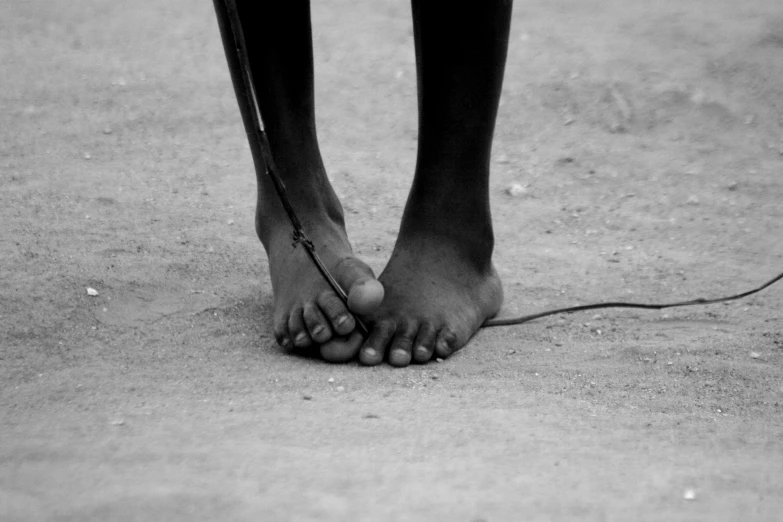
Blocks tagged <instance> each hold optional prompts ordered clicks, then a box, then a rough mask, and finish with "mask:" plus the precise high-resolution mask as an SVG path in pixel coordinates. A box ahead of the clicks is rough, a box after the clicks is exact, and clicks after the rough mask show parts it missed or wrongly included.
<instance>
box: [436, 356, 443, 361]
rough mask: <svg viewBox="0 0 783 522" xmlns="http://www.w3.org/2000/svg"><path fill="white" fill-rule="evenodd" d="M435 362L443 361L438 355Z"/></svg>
mask: <svg viewBox="0 0 783 522" xmlns="http://www.w3.org/2000/svg"><path fill="white" fill-rule="evenodd" d="M435 362H443V359H441V358H440V357H438V358H437V359H435Z"/></svg>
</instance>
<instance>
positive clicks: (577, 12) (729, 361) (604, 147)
mask: <svg viewBox="0 0 783 522" xmlns="http://www.w3.org/2000/svg"><path fill="white" fill-rule="evenodd" d="M316 4H317V5H315V6H314V13H313V16H314V21H315V24H316V28H315V41H316V47H317V49H316V60H317V89H318V91H317V98H318V101H319V113H318V118H319V131H320V135H321V138H322V144H323V149H324V153H325V156H326V161H327V167H328V168H329V171H330V173H331V176H332V178H333V180H334V184H335V186H336V188H337V190H338V192H339V193H340V195H341V197H342V198H343V201H344V203H345V207H346V210H347V214H348V220H349V233H350V234H351V236H352V238H353V241H354V244H355V247H356V250H357V252H358V253H359V254H360V255H362V256H363V257H364V258H365V259H367V260H369V262H370V263H371V265H372V266H373V267H374V268H375V269H376V270H378V271H380V270H381V269H382V268H383V265H384V262H385V260H386V259H387V257H388V255H389V253H390V250H391V247H392V245H393V241H394V237H395V234H396V229H397V223H398V220H399V217H400V214H401V211H402V205H403V204H404V201H405V195H406V191H407V187H408V185H409V183H410V179H411V174H412V171H413V162H414V158H415V144H416V142H415V139H416V119H415V118H416V114H415V77H414V63H413V39H412V32H411V23H410V18H409V8H408V6H407V4H406V3H404V2H394V1H391V0H385V1H383V2H381V1H373V2H368V1H367V2H359V1H353V2H349V1H337V0H333V1H329V2H316ZM211 9H212V8H211V4H210V2H198V3H196V2H188V1H185V0H172V1H169V2H152V1H149V0H142V1H139V2H108V1H99V0H74V1H72V2H47V1H45V0H33V1H30V2H4V3H2V5H0V71H2V73H1V75H2V80H0V87H2V88H0V114H2V119H1V120H0V133H1V134H0V173H1V174H2V193H0V219H1V220H2V223H3V225H2V236H0V260H1V261H0V274H1V277H0V294H1V295H0V325H1V330H0V343H2V344H1V345H2V348H1V349H2V351H1V352H0V519H2V520H3V521H9V522H10V521H34V520H57V521H86V520H95V521H106V520H119V521H131V520H133V521H137V520H139V521H141V520H166V521H178V520H183V521H184V520H188V521H193V520H227V521H229V520H309V519H313V520H315V519H318V520H464V521H478V520H484V521H498V520H740V519H742V520H780V517H781V516H782V515H781V513H783V487H782V486H781V482H783V480H782V479H783V415H782V413H783V367H782V366H783V333H782V332H783V328H781V327H782V326H783V318H781V309H783V288H781V287H777V288H775V287H773V288H771V289H769V290H767V291H766V292H764V293H762V294H759V295H757V296H754V297H752V298H749V299H746V300H744V301H740V302H736V303H731V304H726V305H715V306H709V307H703V308H685V309H676V310H672V311H666V312H665V313H662V312H634V311H617V310H615V311H605V312H601V313H600V314H594V313H584V314H575V315H570V316H564V317H553V318H547V319H544V320H540V321H537V322H534V323H530V324H528V325H525V326H519V327H511V328H497V329H488V330H483V331H481V332H480V333H479V334H478V335H477V336H476V338H475V339H474V340H473V341H472V342H471V344H470V345H469V347H468V348H467V349H465V350H463V351H462V352H460V353H458V354H457V355H455V356H454V357H452V358H451V359H449V360H448V361H445V362H442V363H432V364H429V365H426V366H411V367H409V368H407V369H402V370H395V369H392V368H390V367H388V366H381V367H377V368H363V367H360V366H358V365H352V364H351V365H345V366H333V365H328V364H325V363H323V362H320V361H318V360H314V359H306V358H302V357H297V356H292V355H286V354H284V353H282V352H281V351H280V350H279V349H278V348H277V347H276V346H275V344H274V341H273V338H272V335H271V331H270V328H269V314H270V302H271V299H270V286H269V283H268V281H267V279H268V274H267V272H266V264H265V258H264V255H263V251H262V249H261V246H260V244H259V243H258V242H257V240H256V239H255V235H254V232H253V204H254V190H255V188H254V176H253V173H252V167H251V162H250V156H249V151H248V148H247V145H246V143H245V137H244V134H243V130H242V127H241V124H240V119H239V114H238V111H237V108H236V104H235V101H234V98H233V93H232V91H231V87H230V83H229V78H228V73H227V69H226V66H225V63H224V61H223V56H222V52H223V51H222V49H221V47H220V42H219V39H218V33H217V27H216V23H215V20H214V15H213V13H212V10H211ZM509 53H510V55H509V60H508V69H507V74H506V78H507V80H506V84H505V88H504V94H503V102H502V107H501V115H500V120H499V123H498V128H497V136H496V146H495V150H494V161H493V179H492V198H493V211H494V217H495V221H496V224H497V240H498V241H497V243H498V246H497V253H496V261H497V265H498V269H499V272H500V274H501V276H502V277H503V279H504V282H505V288H506V295H507V304H506V307H505V310H504V312H503V313H504V314H505V315H512V314H517V313H525V312H533V311H537V310H540V309H544V308H549V307H554V306H565V305H571V304H578V303H587V302H591V301H596V300H608V299H637V300H646V301H654V300H671V299H687V298H692V297H698V296H703V295H704V296H715V295H720V294H722V293H726V292H734V291H740V290H744V289H746V288H749V287H751V286H753V285H755V284H758V283H761V282H762V281H764V280H765V279H768V278H769V277H771V276H772V275H774V274H775V273H777V272H779V271H780V270H781V269H783V246H781V243H780V239H781V220H782V219H783V205H782V204H781V195H782V194H783V179H782V178H781V172H783V170H782V169H783V60H781V53H783V6H781V4H780V2H779V1H778V0H747V1H744V2H737V1H734V0H709V1H708V0H694V1H691V2H682V1H662V2H645V1H643V0H633V1H628V0H624V1H620V0H571V1H567V0H558V1H554V2H551V1H543V0H530V1H525V2H518V3H517V5H516V7H515V14H514V24H513V29H512V44H511V48H510V52H509ZM512 183H518V184H520V185H522V186H523V187H524V188H525V189H526V191H525V192H524V193H523V194H520V195H517V196H516V197H512V196H510V195H508V194H506V193H505V189H506V188H507V187H508V186H509V185H511V184H512ZM87 287H92V288H95V289H96V290H97V291H98V292H99V295H98V296H96V297H91V296H88V295H87V292H86V288H87ZM689 489H692V490H693V492H694V495H695V498H694V499H693V500H686V499H684V498H683V497H684V493H685V492H686V491H687V490H689Z"/></svg>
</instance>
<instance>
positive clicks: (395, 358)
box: [389, 321, 418, 367]
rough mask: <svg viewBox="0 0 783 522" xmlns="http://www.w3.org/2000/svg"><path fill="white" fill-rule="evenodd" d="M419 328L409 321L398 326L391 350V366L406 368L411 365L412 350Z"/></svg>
mask: <svg viewBox="0 0 783 522" xmlns="http://www.w3.org/2000/svg"><path fill="white" fill-rule="evenodd" d="M417 326H418V325H417V324H416V323H413V322H409V321H402V322H400V324H399V325H397V331H396V332H395V333H394V340H393V341H392V345H391V349H390V350H389V364H391V365H392V366H397V367H404V366H408V365H409V364H410V363H411V357H412V355H411V349H412V348H413V341H414V340H415V339H416V333H417V330H418V328H417Z"/></svg>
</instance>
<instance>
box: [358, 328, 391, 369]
mask: <svg viewBox="0 0 783 522" xmlns="http://www.w3.org/2000/svg"><path fill="white" fill-rule="evenodd" d="M394 330H395V328H394V323H392V322H389V321H379V322H378V323H376V324H375V325H374V326H373V328H372V331H371V332H370V336H369V337H368V338H367V341H365V343H364V346H362V349H361V351H359V361H360V362H361V363H362V364H366V365H368V366H375V365H376V364H380V363H381V362H383V356H384V354H385V353H386V346H388V344H389V341H390V340H391V337H392V335H393V334H394Z"/></svg>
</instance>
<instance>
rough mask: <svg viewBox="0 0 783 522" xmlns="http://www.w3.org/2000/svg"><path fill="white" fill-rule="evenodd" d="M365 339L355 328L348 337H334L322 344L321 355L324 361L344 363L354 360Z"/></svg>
mask: <svg viewBox="0 0 783 522" xmlns="http://www.w3.org/2000/svg"><path fill="white" fill-rule="evenodd" d="M363 342H364V339H362V336H361V334H360V333H359V332H357V331H356V330H354V331H353V332H352V333H351V335H349V336H348V337H332V339H331V340H330V341H328V342H326V343H324V344H322V345H321V357H323V359H324V361H327V362H332V363H344V362H348V361H352V360H353V359H355V358H356V354H357V353H359V348H361V346H362V343H363Z"/></svg>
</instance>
